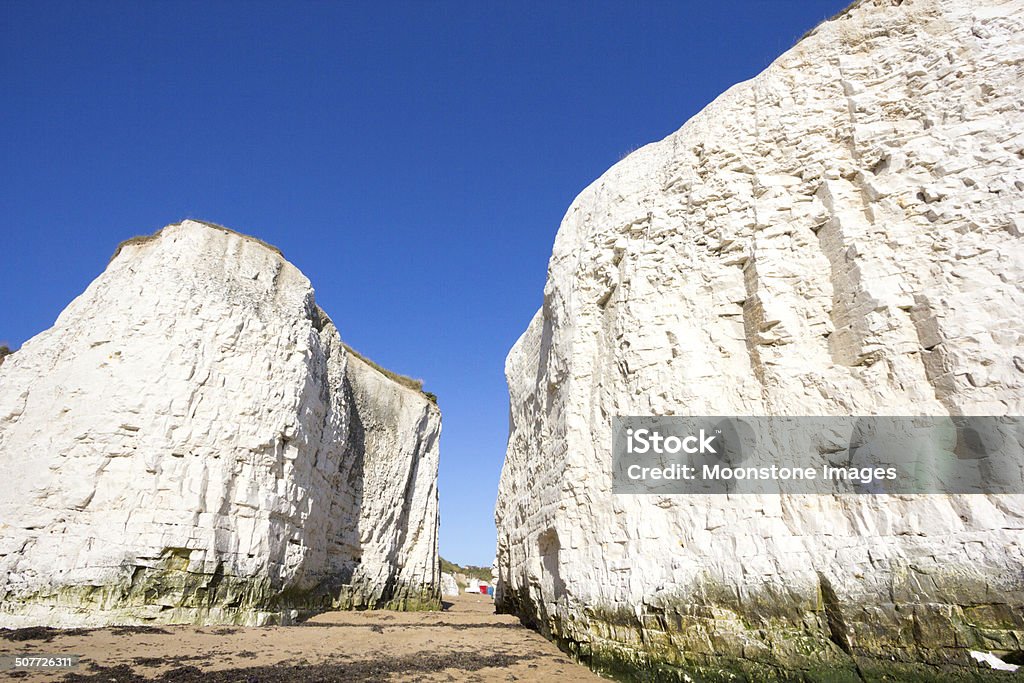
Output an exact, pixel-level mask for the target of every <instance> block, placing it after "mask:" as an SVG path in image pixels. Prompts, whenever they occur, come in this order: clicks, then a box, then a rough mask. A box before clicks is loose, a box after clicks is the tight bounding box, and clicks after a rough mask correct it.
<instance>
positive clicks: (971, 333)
mask: <svg viewBox="0 0 1024 683" xmlns="http://www.w3.org/2000/svg"><path fill="white" fill-rule="evenodd" d="M1022 232H1024V2H1021V1H1020V0H971V1H967V0H904V1H903V2H893V1H892V0H873V1H872V0H867V1H861V2H858V3H855V4H854V5H853V6H852V7H851V8H850V9H848V10H847V11H846V12H844V13H843V14H841V15H840V16H838V17H836V18H835V19H833V20H831V21H828V22H826V23H824V24H822V25H821V26H819V27H818V28H817V29H815V30H814V31H812V32H811V33H810V34H809V35H808V36H806V37H805V38H804V39H803V40H801V41H800V42H799V43H798V44H797V45H796V46H795V47H793V48H792V49H791V50H789V51H788V52H786V53H785V54H783V55H782V56H781V57H780V58H779V59H778V60H776V61H775V62H774V63H773V64H772V65H771V66H770V67H769V68H768V69H767V70H765V71H764V72H763V73H761V74H760V75H759V76H757V77H756V78H754V79H752V80H750V81H748V82H745V83H741V84H739V85H736V86H735V87H733V88H731V89H730V90H728V91H727V92H726V93H724V94H723V95H721V96H720V97H719V98H718V99H717V100H715V101H714V102H713V103H712V104H710V105H709V106H708V107H707V108H706V109H704V110H703V111H702V112H701V113H699V114H698V115H696V116H695V117H694V118H693V119H691V120H690V121H688V122H687V123H686V124H685V125H684V126H683V127H682V128H681V129H680V130H679V131H677V132H676V133H674V134H672V135H670V136H669V137H668V138H666V139H664V140H662V141H661V142H658V143H654V144H651V145H648V146H646V147H643V148H642V149H640V150H638V151H636V152H634V153H633V154H631V155H629V156H628V157H627V158H626V159H624V160H623V161H621V162H619V163H618V164H616V165H615V166H614V167H613V168H611V169H610V170H609V171H608V172H607V173H606V174H605V175H604V176H602V177H601V178H600V179H598V180H597V181H596V182H594V183H593V184H592V185H591V186H589V187H588V188H587V189H585V190H584V191H583V192H582V193H581V194H580V196H579V197H578V198H577V199H576V200H575V201H574V202H573V204H572V205H571V207H570V208H569V210H568V212H567V214H566V216H565V219H564V220H563V222H562V224H561V227H560V229H559V231H558V236H557V238H556V240H555V245H554V250H553V254H552V256H551V261H550V265H549V269H548V280H547V285H546V287H545V289H544V303H543V307H542V308H541V310H540V311H538V313H537V315H536V316H535V317H534V319H533V321H532V322H531V323H530V324H529V327H528V328H527V330H526V332H525V333H524V334H523V335H522V337H521V338H520V339H519V340H518V342H517V343H516V344H515V346H514V348H513V349H512V351H511V353H510V354H509V357H508V360H507V363H506V368H505V372H506V376H507V379H508V385H509V392H510V396H511V411H510V412H511V419H510V429H511V433H510V436H509V443H508V452H507V456H506V460H505V465H504V469H503V472H502V476H501V484H500V490H499V494H498V502H497V509H496V521H497V527H498V559H497V566H498V571H499V575H500V577H499V578H500V581H499V587H498V595H497V600H498V606H499V609H501V610H504V611H509V612H514V613H518V614H519V615H521V616H522V617H523V618H524V619H525V620H526V621H528V622H530V623H532V624H534V625H535V626H536V627H537V628H538V629H539V630H540V631H541V632H542V633H544V634H546V635H548V636H549V637H551V638H553V639H556V640H558V641H559V642H560V643H562V644H563V645H564V646H565V647H567V648H569V649H571V650H573V651H575V652H576V653H578V654H579V655H580V656H581V657H582V658H584V659H587V660H589V661H590V662H591V663H592V664H593V665H594V666H595V667H597V668H604V669H608V670H612V669H621V670H629V671H633V672H637V671H646V672H654V673H655V674H656V675H657V676H659V677H660V678H663V679H665V680H677V679H678V680H726V679H728V676H729V674H738V675H742V676H746V677H748V679H749V680H805V679H812V680H850V681H855V680H860V679H861V678H862V677H864V678H868V679H870V678H872V677H875V676H878V675H882V674H883V673H886V674H889V675H891V676H895V677H896V679H899V680H905V679H909V678H912V677H913V676H917V675H932V674H935V675H936V676H940V677H941V676H946V675H949V676H954V675H960V674H964V672H968V674H964V675H974V674H973V673H970V671H969V670H968V669H967V667H973V666H974V662H973V660H972V659H971V658H970V656H969V651H970V650H971V649H978V650H989V651H994V652H997V653H1002V654H1004V655H1007V656H1009V655H1012V654H1013V653H1017V655H1016V656H1018V657H1020V656H1021V651H1022V650H1024V496H1018V495H1006V496H983V495H974V496H942V495H934V496H917V497H915V496H825V495H818V496H814V495H808V496H756V495H730V496H725V495H722V496H638V495H637V496H631V495H618V496H616V495H613V494H612V493H611V469H612V468H611V455H610V447H611V441H612V437H611V418H612V416H615V415H671V414H684V415H851V414H852V415H872V414H877V415H903V414H934V415H948V414H968V415H969V414H981V415H1021V414H1024V243H1022V238H1021V235H1022ZM936 667H938V668H936ZM958 667H963V668H960V669H958ZM973 671H977V669H973ZM914 680H916V679H914ZM928 680H938V678H935V679H932V678H929V679H928Z"/></svg>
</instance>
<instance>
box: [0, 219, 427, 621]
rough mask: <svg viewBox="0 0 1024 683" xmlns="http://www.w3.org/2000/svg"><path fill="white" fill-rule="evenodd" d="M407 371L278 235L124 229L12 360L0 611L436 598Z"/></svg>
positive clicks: (95, 617) (263, 617) (1, 403)
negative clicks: (354, 330)
mask: <svg viewBox="0 0 1024 683" xmlns="http://www.w3.org/2000/svg"><path fill="white" fill-rule="evenodd" d="M399 379H400V378H399ZM406 384H409V383H403V382H401V381H395V379H393V378H391V377H387V376H385V375H384V374H382V373H381V372H380V371H378V370H377V369H375V367H373V366H371V365H370V364H369V363H368V362H364V361H363V360H361V359H360V358H359V357H357V356H356V355H354V354H353V353H351V352H349V350H347V348H346V347H345V346H344V345H343V344H342V341H341V338H340V337H339V335H338V331H337V329H335V326H334V324H333V323H332V322H331V321H330V320H329V319H328V318H327V316H326V315H325V314H324V313H323V311H321V310H320V309H319V308H318V307H317V305H316V303H315V301H314V297H313V289H312V287H311V286H310V282H309V280H307V279H306V277H305V276H304V275H303V274H302V273H301V272H299V270H298V269H296V268H295V267H294V266H293V265H291V264H290V263H288V261H286V260H285V259H284V258H283V257H282V256H281V254H280V253H279V252H278V251H277V250H276V249H274V248H272V247H269V246H267V245H265V244H263V243H261V242H259V241H257V240H255V239H252V238H249V237H245V236H242V235H239V234H237V233H233V232H231V231H229V230H226V229H221V228H219V227H216V226H211V225H208V224H204V223H199V222H196V221H184V222H183V223H180V224H177V225H171V226H168V227H166V228H164V229H163V230H161V231H160V232H159V233H157V234H156V235H155V236H153V237H150V238H144V239H136V240H129V241H128V242H126V243H125V244H124V245H122V247H121V248H119V250H118V253H117V254H115V256H114V258H113V259H112V260H111V262H110V264H109V265H108V266H107V269H106V270H105V271H104V272H103V274H102V275H100V276H99V277H98V278H97V279H96V280H95V281H94V282H93V283H92V284H90V285H89V287H88V289H86V291H85V292H84V293H83V294H82V295H81V296H79V297H78V298H77V299H75V300H74V301H73V302H72V303H71V304H70V305H69V306H68V307H67V309H65V310H64V312H63V313H61V315H60V317H59V318H58V319H57V322H56V323H55V325H54V326H53V327H52V328H51V329H49V330H47V331H45V332H43V333H41V334H39V335H37V336H36V337H34V338H33V339H31V340H29V341H28V342H26V343H25V344H24V346H23V347H22V348H21V349H19V350H18V351H17V352H16V353H14V354H12V355H10V356H8V357H7V358H6V360H5V361H4V363H3V365H2V366H0V471H2V472H3V473H4V479H5V483H4V486H3V487H0V626H23V625H30V624H44V625H55V626H67V625H101V624H109V623H138V622H145V621H159V622H195V623H218V622H222V623H227V622H230V623H240V624H263V623H280V622H288V621H290V620H292V619H294V618H295V617H297V616H300V615H302V614H304V613H309V612H314V611H318V610H323V609H331V608H351V607H354V608H361V607H384V606H391V607H398V608H408V609H418V608H432V607H437V606H439V602H440V569H439V564H438V556H437V527H438V509H437V465H438V437H439V432H440V426H441V416H440V412H439V411H438V409H437V406H436V405H434V403H432V402H431V401H430V400H428V398H427V397H426V396H425V395H424V394H423V393H421V392H420V391H419V390H418V389H417V388H416V387H415V386H406Z"/></svg>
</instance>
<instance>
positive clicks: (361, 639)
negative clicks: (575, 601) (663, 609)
mask: <svg viewBox="0 0 1024 683" xmlns="http://www.w3.org/2000/svg"><path fill="white" fill-rule="evenodd" d="M445 606H446V608H445V610H444V611H442V612H392V611H383V610H380V611H370V612H329V613H325V614H321V615H318V616H316V617H313V618H312V619H310V620H308V621H307V622H305V623H304V624H302V625H299V626H290V627H280V626H272V627H262V628H239V627H233V626H230V627H217V626H205V627H196V626H153V627H121V628H118V627H112V628H102V629H88V630H73V631H60V630H50V629H22V630H19V631H0V655H23V656H24V655H39V654H45V655H65V656H66V655H80V657H81V660H80V663H79V664H78V666H77V667H76V668H75V669H73V670H63V671H51V672H35V671H33V672H28V671H4V672H2V673H0V677H6V678H11V679H13V680H21V681H83V682H84V681H90V682H91V681H95V682H99V681H104V682H107V681H117V682H118V683H125V682H128V681H133V682H134V681H176V682H185V681H209V682H213V683H216V682H217V681H225V682H226V681H231V682H235V681H245V682H246V683H257V682H259V683H264V682H271V681H322V682H324V683H327V682H330V681H366V680H375V681H378V680H379V681H539V680H551V679H553V678H561V679H563V680H572V681H599V680H602V679H600V678H599V677H598V676H596V675H595V674H593V673H592V672H591V671H589V670H588V669H586V668H585V667H583V666H580V665H579V664H577V663H575V662H573V661H572V660H570V659H569V658H568V657H567V656H566V655H565V654H563V653H562V652H560V651H559V650H558V648H556V647H555V646H554V645H552V644H551V643H549V642H548V641H546V640H545V639H544V638H542V637H541V636H540V635H538V634H537V633H534V632H533V631H531V630H529V629H527V628H525V627H523V626H522V625H521V624H520V623H519V621H518V620H517V619H516V618H515V617H512V616H509V615H497V614H494V603H493V601H492V600H491V599H490V598H488V597H485V596H473V595H460V596H459V597H457V598H447V599H446V602H445Z"/></svg>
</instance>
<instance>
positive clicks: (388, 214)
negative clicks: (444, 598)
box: [0, 0, 846, 564]
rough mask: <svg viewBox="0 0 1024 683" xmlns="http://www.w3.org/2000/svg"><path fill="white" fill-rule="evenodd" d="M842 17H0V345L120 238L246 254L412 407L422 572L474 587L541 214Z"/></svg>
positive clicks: (784, 7) (592, 9)
mask: <svg viewBox="0 0 1024 683" xmlns="http://www.w3.org/2000/svg"><path fill="white" fill-rule="evenodd" d="M845 4H846V3H845V2H844V1H841V0H840V1H833V0H760V1H755V0H745V1H741V0H731V1H719V2H703V1H698V0H692V1H686V0H678V1H676V2H643V3H636V2H577V1H570V0H554V1H545V2H515V3H491V2H465V3H460V2H427V1H418V2H391V3H387V2H384V3H377V2H345V3H342V2H335V3H327V2H295V3H284V2H281V3H268V2H246V3H236V2H159V3H158V2H147V3H123V4H122V3H116V2H74V3H72V2H66V3H65V2H60V3H54V2H36V1H32V2H29V1H19V0H11V1H9V2H5V3H2V4H0V92H2V93H3V95H2V96H0V131H2V132H0V145H2V146H0V153H2V161H3V163H2V164H0V210H2V214H0V215H2V219H0V220H2V222H3V231H2V233H0V273H2V274H3V278H4V296H3V299H2V301H0V342H8V343H10V344H11V345H12V346H15V347H16V346H18V345H20V344H21V343H23V342H24V341H25V340H26V339H28V338H29V337H31V336H33V335H35V334H37V333H38V332H40V331H42V330H44V329H46V328H47V327H49V326H50V325H52V324H53V321H54V319H55V318H56V317H57V315H58V313H59V312H60V311H61V310H62V309H63V308H64V306H66V305H67V303H68V302H69V301H70V300H71V299H72V298H73V297H75V296H77V295H78V294H79V293H80V292H81V291H82V290H83V289H84V288H85V287H86V286H87V285H88V283H89V282H90V281H91V280H92V279H93V278H95V277H96V276H97V275H98V274H99V273H100V272H101V271H102V269H103V268H104V266H105V265H106V262H107V259H108V258H109V256H110V254H111V253H112V252H113V250H114V247H115V246H116V245H117V243H118V242H120V241H121V240H122V239H124V238H126V237H129V236H131V235H136V234H144V233H150V232H153V231H154V230H156V229H158V228H160V227H161V226H163V225H165V224H168V223H172V222H177V221H179V220H180V219H182V218H186V217H193V218H201V219H205V220H209V221H214V222H217V223H221V224H223V225H227V226H229V227H232V228H235V229H237V230H239V231H242V232H246V233H250V234H254V235H256V236H258V237H260V238H262V239H264V240H266V241H268V242H270V243H272V244H275V245H277V246H278V247H280V248H281V250H282V251H283V252H284V254H285V256H286V257H287V258H288V259H289V260H291V261H292V262H293V263H294V264H295V265H297V266H298V267H299V268H300V269H301V270H302V271H303V272H304V273H305V274H306V275H307V276H308V277H309V278H310V279H311V280H312V282H313V285H314V286H315V287H316V290H317V298H318V301H319V302H320V304H321V306H322V307H323V308H324V309H325V310H326V311H327V312H328V314H330V315H331V317H332V318H333V319H334V320H335V322H336V323H337V325H338V327H339V329H340V330H341V334H342V336H343V337H344V338H345V340H346V341H347V342H348V343H349V344H351V345H352V346H353V347H355V348H357V349H359V350H360V351H362V352H363V353H365V354H366V355H368V356H369V357H371V358H373V359H374V360H376V361H377V362H379V363H381V364H382V365H385V366H387V367H389V368H391V369H394V370H396V371H399V372H402V373H405V374H409V375H414V376H417V377H422V378H423V379H424V380H425V381H426V388H427V389H428V390H430V391H433V392H435V393H436V394H438V396H439V400H440V406H441V409H442V411H443V413H444V431H443V435H442V440H441V471H440V492H441V539H440V544H441V553H442V555H444V556H445V557H447V558H448V559H451V560H453V561H456V562H460V563H463V564H466V563H472V564H490V562H491V560H492V559H493V555H494V525H493V509H494V498H495V492H496V490H497V484H498V475H499V473H500V470H501V463H502V459H503V457H504V449H505V440H506V436H507V430H508V400H507V394H506V390H505V383H504V377H503V366H504V360H505V355H506V354H507V352H508V349H509V348H510V347H511V345H512V344H513V343H514V342H515V340H516V338H517V337H518V336H519V334H520V333H521V332H522V331H523V329H524V328H525V326H526V324H527V323H528V322H529V320H530V317H531V316H532V315H533V313H534V311H535V310H536V309H537V308H538V306H539V305H540V303H541V296H542V289H543V285H544V278H545V274H546V268H547V260H548V256H549V253H550V249H551V245H552V242H553V240H554V236H555V232H556V230H557V228H558V224H559V221H560V220H561V218H562V215H563V213H564V212H565V210H566V209H567V208H568V206H569V203H570V202H571V201H572V199H573V198H574V197H575V196H576V194H577V193H579V191H580V190H582V189H583V188H584V187H585V186H586V185H588V184H589V183H590V182H591V181H592V180H594V179H595V178H596V177H598V176H599V175H600V174H601V173H602V172H604V170H605V169H607V168H608V167H609V166H611V165H612V164H614V163H615V162H616V161H618V160H619V159H620V158H621V157H622V156H623V155H624V154H625V153H626V152H628V151H630V150H632V149H634V148H636V147H638V146H641V145H643V144H646V143H648V142H651V141H654V140H658V139H660V138H662V137H664V136H666V135H667V134H669V133H671V132H672V131H674V130H676V129H677V128H679V126H681V125H682V124H683V123H684V122H685V121H686V120H687V119H688V118H690V117H691V116H692V115H693V114H695V113H696V112H698V111H699V110H700V109H701V108H703V107H704V106H705V105H706V104H707V103H708V102H710V101H711V100H713V99H714V98H715V97H716V96H717V95H718V94H719V93H721V92H722V91H723V90H725V89H726V88H728V87H729V86H731V85H732V84H734V83H736V82H738V81H741V80H744V79H747V78H750V77H752V76H754V75H756V74H757V73H758V72H759V71H761V70H762V69H763V68H764V67H765V66H767V65H768V64H769V63H770V62H771V61H772V60H773V59H774V58H775V57H777V56H778V55H779V54H781V53H782V52H783V51H785V50H786V49H788V48H789V47H790V46H791V45H792V44H793V43H794V42H796V40H797V39H798V38H799V37H800V36H801V35H802V34H803V33H804V31H806V30H807V29H809V28H811V27H812V26H814V25H816V24H817V23H818V22H819V21H820V20H822V19H823V18H826V17H828V16H831V15H832V14H834V13H836V12H837V11H839V10H841V9H842V8H843V7H844V6H845Z"/></svg>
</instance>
